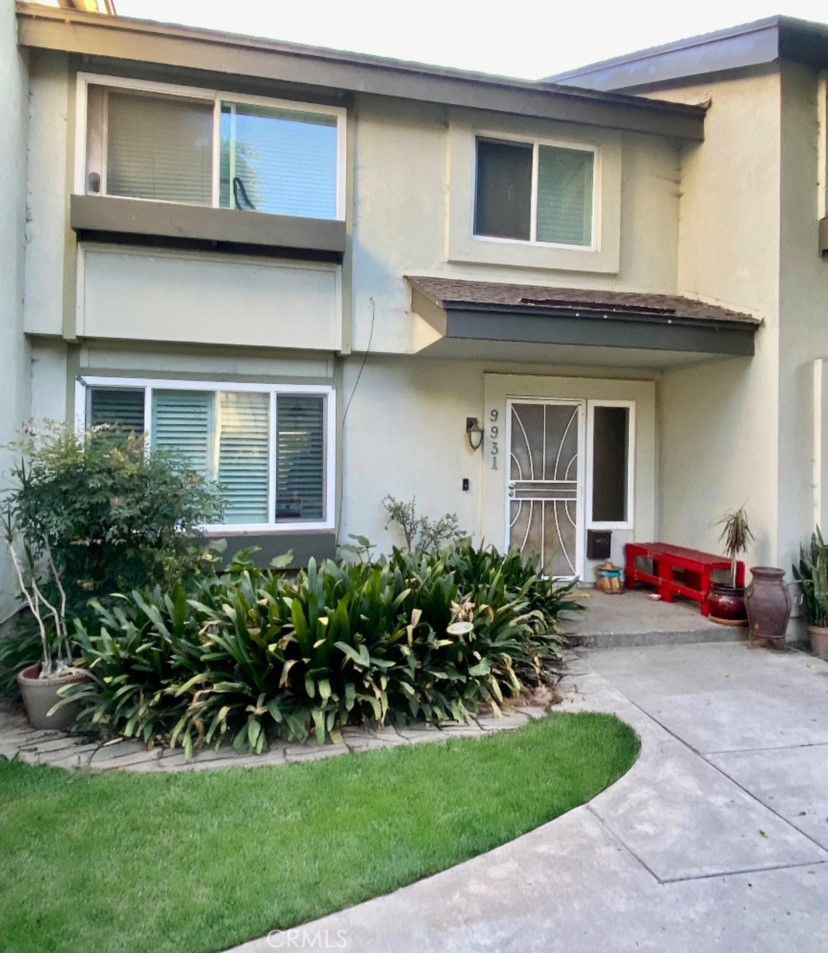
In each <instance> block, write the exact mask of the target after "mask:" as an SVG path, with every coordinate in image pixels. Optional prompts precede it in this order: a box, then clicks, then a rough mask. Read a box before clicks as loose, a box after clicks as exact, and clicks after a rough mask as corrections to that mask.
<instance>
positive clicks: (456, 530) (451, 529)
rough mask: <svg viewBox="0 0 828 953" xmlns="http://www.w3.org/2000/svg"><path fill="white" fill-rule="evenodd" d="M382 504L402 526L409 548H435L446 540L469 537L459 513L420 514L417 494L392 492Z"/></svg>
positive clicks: (454, 540)
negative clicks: (407, 495)
mask: <svg viewBox="0 0 828 953" xmlns="http://www.w3.org/2000/svg"><path fill="white" fill-rule="evenodd" d="M382 505H383V506H384V507H385V512H386V513H387V514H388V521H389V522H391V523H396V524H397V525H398V526H399V527H400V529H401V530H402V533H403V537H404V538H405V547H406V549H408V550H416V551H418V552H433V551H434V550H437V549H439V548H440V547H441V546H444V545H446V543H457V542H460V540H462V539H465V537H466V534H465V533H463V532H462V531H461V530H460V525H459V521H458V519H457V514H456V513H446V514H445V516H441V517H440V519H437V520H433V519H431V518H430V517H428V516H418V515H417V500H416V497H412V498H411V499H410V500H397V499H395V498H394V497H393V496H386V497H384V498H383V500H382ZM387 528H388V527H387V526H386V529H387Z"/></svg>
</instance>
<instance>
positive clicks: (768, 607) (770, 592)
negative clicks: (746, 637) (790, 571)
mask: <svg viewBox="0 0 828 953" xmlns="http://www.w3.org/2000/svg"><path fill="white" fill-rule="evenodd" d="M750 572H751V575H752V577H753V578H752V579H751V582H750V585H749V586H748V589H747V592H746V593H745V605H746V606H747V613H748V620H749V621H750V635H751V638H755V639H779V640H782V641H784V639H785V632H786V631H787V629H788V621H789V619H790V618H791V594H790V593H789V592H788V587H787V586H786V585H785V570H784V569H777V568H776V567H775V566H753V567H752V568H751V570H750Z"/></svg>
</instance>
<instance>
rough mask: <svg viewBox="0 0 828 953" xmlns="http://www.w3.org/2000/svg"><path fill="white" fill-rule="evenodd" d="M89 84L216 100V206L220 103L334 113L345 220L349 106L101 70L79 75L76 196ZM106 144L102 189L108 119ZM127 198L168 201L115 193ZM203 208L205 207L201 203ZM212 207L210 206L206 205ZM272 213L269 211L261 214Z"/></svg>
mask: <svg viewBox="0 0 828 953" xmlns="http://www.w3.org/2000/svg"><path fill="white" fill-rule="evenodd" d="M89 86H102V87H104V88H105V89H128V90H132V91H134V92H139V93H141V92H143V93H155V94H160V95H163V96H170V97H179V98H181V99H200V100H203V101H205V102H212V103H213V170H212V199H213V204H212V207H213V208H219V207H220V206H219V178H220V165H221V104H222V102H223V101H229V102H233V103H239V104H244V105H250V106H265V107H270V108H271V109H284V110H287V111H293V112H304V113H318V114H319V115H321V116H333V117H334V118H335V119H336V148H337V156H336V218H335V219H334V221H342V222H344V221H345V182H346V177H345V157H346V154H347V151H346V136H347V121H346V120H347V109H345V107H343V106H320V105H319V104H318V103H304V102H295V101H294V100H290V99H269V98H267V97H265V96H246V95H241V94H239V93H234V92H232V91H230V90H216V89H212V90H205V89H200V88H198V87H193V86H178V85H173V84H170V83H158V82H153V81H150V80H137V79H128V78H126V77H123V76H107V75H104V74H98V73H78V74H77V94H76V103H75V109H76V114H75V129H76V130H77V134H76V138H75V176H74V191H75V193H76V194H77V195H86V194H87V190H86V146H87V141H88V130H87V120H88V109H87V107H88V103H89ZM102 134H103V143H104V146H103V148H102V155H101V192H100V194H101V195H103V196H105V195H107V191H106V148H105V143H106V141H107V136H108V129H107V128H106V119H104V128H103V130H102ZM116 197H117V198H124V199H125V200H126V201H132V202H147V201H165V200H163V199H142V198H134V197H131V196H116ZM166 204H168V205H188V203H186V202H169V201H166ZM199 207H204V206H199ZM206 207H208V208H209V207H210V206H206ZM262 214H270V213H267V212H265V213H262ZM322 221H325V219H322Z"/></svg>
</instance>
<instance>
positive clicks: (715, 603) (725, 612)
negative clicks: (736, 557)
mask: <svg viewBox="0 0 828 953" xmlns="http://www.w3.org/2000/svg"><path fill="white" fill-rule="evenodd" d="M707 607H708V609H709V613H708V618H709V619H711V620H712V621H713V622H718V623H719V625H747V624H748V621H747V612H746V610H745V589H744V587H743V586H731V585H730V583H729V582H714V583H713V584H712V585H711V587H710V592H708V593H707Z"/></svg>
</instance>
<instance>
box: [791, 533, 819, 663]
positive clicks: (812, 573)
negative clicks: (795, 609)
mask: <svg viewBox="0 0 828 953" xmlns="http://www.w3.org/2000/svg"><path fill="white" fill-rule="evenodd" d="M793 576H794V579H795V580H796V581H797V582H798V583H799V587H800V589H801V590H802V608H803V610H804V612H805V624H806V625H807V627H808V637H809V638H810V641H811V651H813V653H814V654H815V655H818V656H819V657H820V658H824V659H828V546H826V544H825V541H824V540H823V538H822V532H821V530H820V528H819V527H818V526H817V528H816V532H814V533H812V534H811V543H810V546H809V547H808V548H807V549H806V548H805V547H804V546H802V545H800V547H799V564H798V565H797V564H794V566H793Z"/></svg>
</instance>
